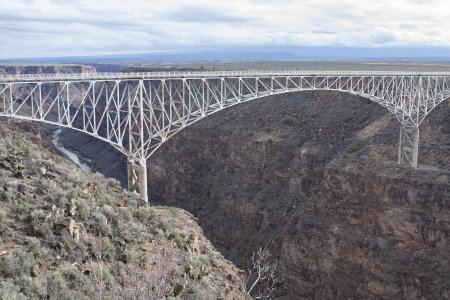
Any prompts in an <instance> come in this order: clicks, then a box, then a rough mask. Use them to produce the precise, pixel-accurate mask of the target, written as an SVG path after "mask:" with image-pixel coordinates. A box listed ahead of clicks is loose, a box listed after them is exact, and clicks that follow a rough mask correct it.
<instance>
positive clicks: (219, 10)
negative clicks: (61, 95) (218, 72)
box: [0, 0, 450, 58]
mask: <svg viewBox="0 0 450 300" xmlns="http://www.w3.org/2000/svg"><path fill="white" fill-rule="evenodd" d="M0 7H1V10H0V39H1V40H2V44H1V47H0V58H7V57H39V56H63V55H96V54H120V53H136V52H140V53H143V52H154V51H166V50H176V49H181V48H184V47H189V48H190V49H197V50H199V51H202V50H204V49H208V48H211V47H219V48H220V47H245V46H293V47H295V46H349V47H386V46H388V47H412V46H439V47H446V46H450V31H446V30H439V28H442V26H445V24H446V22H447V21H448V11H450V2H448V1H447V0H427V1H422V0H399V1H392V0H378V1H373V0H359V1H358V0H341V1H335V0H322V1H316V0H302V1H298V0H279V1H269V0H226V1H225V0H217V1H210V0H195V1H192V0H191V1H186V0H183V1H182V0H170V1H157V0H127V1H125V2H124V1H119V0H96V1H91V0H14V1H10V0H0Z"/></svg>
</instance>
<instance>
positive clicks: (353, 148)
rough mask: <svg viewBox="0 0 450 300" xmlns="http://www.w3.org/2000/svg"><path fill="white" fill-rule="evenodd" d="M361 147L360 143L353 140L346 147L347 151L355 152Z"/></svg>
mask: <svg viewBox="0 0 450 300" xmlns="http://www.w3.org/2000/svg"><path fill="white" fill-rule="evenodd" d="M361 149H362V146H361V144H359V143H357V142H353V143H352V144H351V145H350V146H348V147H347V153H355V152H358V151H359V150H361Z"/></svg>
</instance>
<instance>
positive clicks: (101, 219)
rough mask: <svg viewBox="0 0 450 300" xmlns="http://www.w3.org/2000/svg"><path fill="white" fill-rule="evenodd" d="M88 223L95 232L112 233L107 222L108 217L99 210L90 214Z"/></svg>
mask: <svg viewBox="0 0 450 300" xmlns="http://www.w3.org/2000/svg"><path fill="white" fill-rule="evenodd" d="M89 225H90V226H91V227H92V228H93V229H95V230H96V231H97V234H102V235H111V234H112V230H111V226H110V225H109V224H108V219H107V218H106V217H105V215H104V214H102V213H101V212H96V213H95V214H93V215H92V216H91V218H90V221H89Z"/></svg>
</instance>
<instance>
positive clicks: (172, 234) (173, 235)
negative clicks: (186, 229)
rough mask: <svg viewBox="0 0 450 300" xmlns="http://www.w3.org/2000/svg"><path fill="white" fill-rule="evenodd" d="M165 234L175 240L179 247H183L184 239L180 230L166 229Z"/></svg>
mask: <svg viewBox="0 0 450 300" xmlns="http://www.w3.org/2000/svg"><path fill="white" fill-rule="evenodd" d="M164 235H165V236H166V238H167V239H169V240H171V241H174V242H175V244H176V245H177V247H178V248H180V249H181V248H183V246H184V240H183V238H182V237H181V236H180V234H179V233H178V232H176V231H173V230H170V231H166V232H165V233H164Z"/></svg>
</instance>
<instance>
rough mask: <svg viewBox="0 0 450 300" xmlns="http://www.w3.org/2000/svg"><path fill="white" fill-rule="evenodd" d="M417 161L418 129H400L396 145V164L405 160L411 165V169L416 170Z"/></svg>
mask: <svg viewBox="0 0 450 300" xmlns="http://www.w3.org/2000/svg"><path fill="white" fill-rule="evenodd" d="M418 159H419V128H417V127H413V128H405V127H403V126H402V127H401V128H400V140H399V144H398V164H402V163H403V162H404V161H405V160H408V161H409V162H410V163H411V167H413V168H417V163H418Z"/></svg>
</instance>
